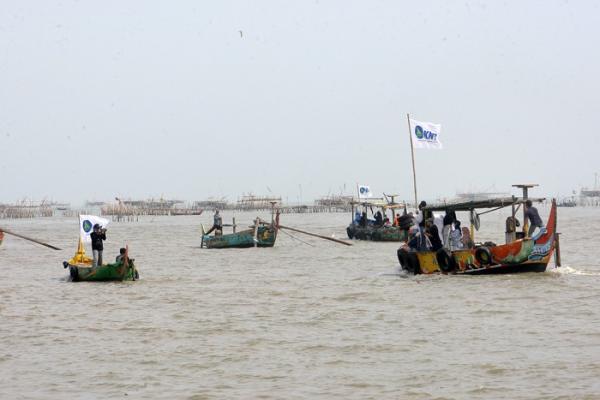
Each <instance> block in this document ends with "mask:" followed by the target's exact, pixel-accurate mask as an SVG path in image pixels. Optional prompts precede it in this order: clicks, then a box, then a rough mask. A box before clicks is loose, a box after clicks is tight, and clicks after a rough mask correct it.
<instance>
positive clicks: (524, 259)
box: [398, 198, 560, 275]
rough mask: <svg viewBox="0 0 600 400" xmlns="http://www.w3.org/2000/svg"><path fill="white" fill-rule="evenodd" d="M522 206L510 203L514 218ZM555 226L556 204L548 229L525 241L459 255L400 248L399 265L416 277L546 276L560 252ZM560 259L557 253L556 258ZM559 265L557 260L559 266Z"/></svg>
mask: <svg viewBox="0 0 600 400" xmlns="http://www.w3.org/2000/svg"><path fill="white" fill-rule="evenodd" d="M513 199H514V198H513ZM523 202H524V200H513V202H512V203H509V205H512V206H513V218H514V209H515V208H514V205H515V204H519V203H523ZM457 209H459V208H457ZM463 211H464V210H463ZM556 226H557V213H556V201H554V200H553V201H552V207H551V210H550V216H549V218H548V223H547V225H546V227H545V228H543V229H542V230H540V231H539V232H538V233H537V234H536V235H534V236H533V237H531V238H527V237H523V238H520V239H517V240H514V241H511V242H509V243H506V244H503V245H493V244H490V243H488V244H487V245H486V244H484V245H480V246H476V247H475V248H473V249H464V250H456V251H449V250H446V249H440V250H438V251H437V252H433V251H416V252H415V251H407V250H406V249H404V248H400V249H399V250H398V261H399V262H400V265H401V266H402V268H403V269H404V270H406V271H408V272H412V273H415V274H433V273H444V274H448V273H452V274H471V275H478V274H501V273H517V272H544V271H545V270H546V267H547V265H548V263H549V261H550V259H551V257H552V254H553V253H554V252H555V249H558V235H557V233H556ZM559 257H560V254H559V253H558V252H557V258H558V259H559ZM559 263H560V261H559V260H558V261H557V265H559Z"/></svg>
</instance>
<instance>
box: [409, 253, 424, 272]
mask: <svg viewBox="0 0 600 400" xmlns="http://www.w3.org/2000/svg"><path fill="white" fill-rule="evenodd" d="M406 270H407V271H408V272H412V273H413V274H415V275H417V274H420V273H421V265H420V264H419V258H418V257H417V254H416V253H413V252H409V253H407V254H406Z"/></svg>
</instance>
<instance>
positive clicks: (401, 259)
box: [398, 249, 408, 269]
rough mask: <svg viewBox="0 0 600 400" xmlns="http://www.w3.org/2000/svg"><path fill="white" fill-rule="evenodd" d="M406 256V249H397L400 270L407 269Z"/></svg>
mask: <svg viewBox="0 0 600 400" xmlns="http://www.w3.org/2000/svg"><path fill="white" fill-rule="evenodd" d="M407 256H408V251H406V249H398V262H399V263H400V266H401V267H402V269H407V261H406V258H407Z"/></svg>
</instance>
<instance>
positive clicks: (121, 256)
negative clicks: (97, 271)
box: [115, 247, 127, 262]
mask: <svg viewBox="0 0 600 400" xmlns="http://www.w3.org/2000/svg"><path fill="white" fill-rule="evenodd" d="M126 251H127V250H126V249H125V247H121V248H120V249H119V255H118V256H117V258H116V259H115V262H122V261H123V259H124V258H125V252H126Z"/></svg>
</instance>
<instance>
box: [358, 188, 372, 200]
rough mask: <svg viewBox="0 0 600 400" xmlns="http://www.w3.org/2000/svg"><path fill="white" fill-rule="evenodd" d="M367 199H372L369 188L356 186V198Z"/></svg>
mask: <svg viewBox="0 0 600 400" xmlns="http://www.w3.org/2000/svg"><path fill="white" fill-rule="evenodd" d="M368 197H373V193H371V188H370V187H368V186H364V185H358V198H359V199H366V198H368Z"/></svg>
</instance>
